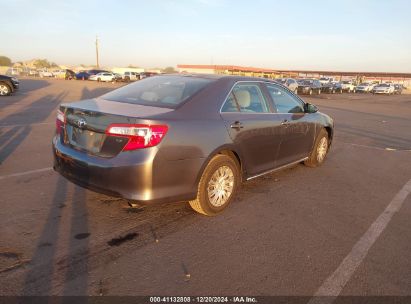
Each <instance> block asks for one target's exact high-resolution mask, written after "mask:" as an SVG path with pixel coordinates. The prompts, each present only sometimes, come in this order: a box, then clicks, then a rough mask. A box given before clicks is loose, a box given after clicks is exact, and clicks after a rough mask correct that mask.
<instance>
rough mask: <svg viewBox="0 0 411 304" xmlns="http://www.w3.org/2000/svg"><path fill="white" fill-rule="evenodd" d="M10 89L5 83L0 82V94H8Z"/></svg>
mask: <svg viewBox="0 0 411 304" xmlns="http://www.w3.org/2000/svg"><path fill="white" fill-rule="evenodd" d="M10 93H11V89H10V87H9V86H8V85H7V84H5V83H0V96H7V95H10Z"/></svg>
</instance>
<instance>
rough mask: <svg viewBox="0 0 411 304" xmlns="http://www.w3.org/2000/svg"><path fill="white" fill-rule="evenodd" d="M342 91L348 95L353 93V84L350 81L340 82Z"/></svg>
mask: <svg viewBox="0 0 411 304" xmlns="http://www.w3.org/2000/svg"><path fill="white" fill-rule="evenodd" d="M341 86H342V89H343V91H345V92H348V93H355V84H354V83H353V82H352V81H349V80H344V81H342V82H341Z"/></svg>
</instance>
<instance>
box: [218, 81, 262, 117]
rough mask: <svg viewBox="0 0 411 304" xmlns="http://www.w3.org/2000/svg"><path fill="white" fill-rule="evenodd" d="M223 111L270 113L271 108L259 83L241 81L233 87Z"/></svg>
mask: <svg viewBox="0 0 411 304" xmlns="http://www.w3.org/2000/svg"><path fill="white" fill-rule="evenodd" d="M221 111H222V112H244V113H268V112H269V108H268V105H267V102H266V100H265V98H264V96H263V93H262V92H261V89H260V86H259V85H258V83H252V84H251V83H250V84H246V83H239V84H236V85H235V86H234V87H233V89H232V91H231V93H230V95H229V96H228V97H227V99H226V101H225V103H224V105H223V108H222V109H221Z"/></svg>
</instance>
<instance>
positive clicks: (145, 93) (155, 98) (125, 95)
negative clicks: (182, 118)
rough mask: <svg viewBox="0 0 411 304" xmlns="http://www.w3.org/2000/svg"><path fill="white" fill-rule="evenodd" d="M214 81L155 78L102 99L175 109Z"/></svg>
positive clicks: (124, 88) (131, 85) (185, 78)
mask: <svg viewBox="0 0 411 304" xmlns="http://www.w3.org/2000/svg"><path fill="white" fill-rule="evenodd" d="M214 81H215V80H212V79H206V78H195V77H184V76H155V77H150V78H145V79H144V80H142V81H138V82H135V83H133V84H130V85H127V86H124V87H122V88H119V89H117V90H114V91H112V92H110V93H108V94H105V95H103V96H102V98H104V99H107V100H111V101H118V102H126V103H132V104H139V105H145V106H153V107H163V108H171V109H173V108H176V107H177V106H178V105H179V104H180V103H182V102H183V101H185V100H187V99H188V98H189V97H191V96H193V95H194V94H196V93H197V92H199V91H200V90H201V89H203V88H205V87H206V86H207V85H209V84H210V83H211V82H214Z"/></svg>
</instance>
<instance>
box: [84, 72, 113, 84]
mask: <svg viewBox="0 0 411 304" xmlns="http://www.w3.org/2000/svg"><path fill="white" fill-rule="evenodd" d="M116 78H117V76H116V75H115V74H114V73H111V72H102V73H98V74H96V75H91V76H90V77H89V79H88V80H94V81H106V82H113V81H116Z"/></svg>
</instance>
